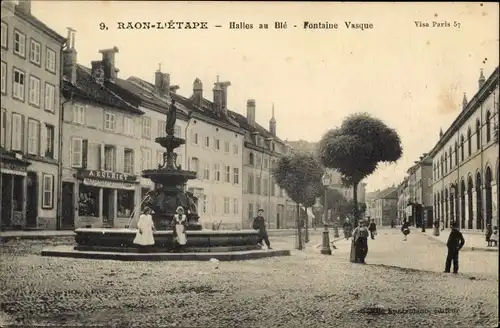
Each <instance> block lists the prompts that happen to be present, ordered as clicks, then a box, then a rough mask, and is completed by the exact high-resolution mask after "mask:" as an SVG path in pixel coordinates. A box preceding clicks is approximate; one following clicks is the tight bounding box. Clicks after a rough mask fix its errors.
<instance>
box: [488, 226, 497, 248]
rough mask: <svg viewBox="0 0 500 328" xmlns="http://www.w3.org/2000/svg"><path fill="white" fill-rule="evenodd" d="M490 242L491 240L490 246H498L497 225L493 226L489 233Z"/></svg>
mask: <svg viewBox="0 0 500 328" xmlns="http://www.w3.org/2000/svg"><path fill="white" fill-rule="evenodd" d="M490 242H491V246H494V247H497V246H498V227H497V226H495V227H493V233H492V234H491V237H490Z"/></svg>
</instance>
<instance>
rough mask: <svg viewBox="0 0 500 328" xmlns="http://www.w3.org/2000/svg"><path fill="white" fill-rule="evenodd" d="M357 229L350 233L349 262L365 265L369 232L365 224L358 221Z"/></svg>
mask: <svg viewBox="0 0 500 328" xmlns="http://www.w3.org/2000/svg"><path fill="white" fill-rule="evenodd" d="M358 224H359V225H358V227H357V228H356V229H354V231H353V232H352V242H351V258H350V260H351V262H354V263H361V264H366V262H365V259H366V255H367V254H368V236H369V231H368V228H367V227H366V223H365V222H364V221H363V220H359V223H358Z"/></svg>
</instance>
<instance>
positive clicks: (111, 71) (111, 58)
mask: <svg viewBox="0 0 500 328" xmlns="http://www.w3.org/2000/svg"><path fill="white" fill-rule="evenodd" d="M99 52H100V53H101V54H102V64H103V65H102V66H103V67H102V68H103V69H104V78H105V79H106V81H111V82H114V81H115V79H116V76H117V73H118V72H119V70H118V69H117V68H116V66H115V55H116V54H117V53H118V48H117V47H113V48H111V49H103V50H99Z"/></svg>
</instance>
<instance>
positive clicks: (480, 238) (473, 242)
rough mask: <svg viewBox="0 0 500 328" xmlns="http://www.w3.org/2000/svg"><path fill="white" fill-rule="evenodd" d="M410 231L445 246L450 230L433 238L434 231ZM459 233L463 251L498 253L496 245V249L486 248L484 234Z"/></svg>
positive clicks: (441, 232)
mask: <svg viewBox="0 0 500 328" xmlns="http://www.w3.org/2000/svg"><path fill="white" fill-rule="evenodd" d="M412 231H415V232H418V233H420V234H422V235H425V236H427V238H429V239H431V240H435V241H438V242H440V243H442V244H446V242H447V241H448V236H449V235H450V229H445V230H440V231H439V236H434V234H433V232H434V229H426V230H425V232H421V231H420V229H413V230H412ZM461 232H462V234H463V236H464V239H465V245H464V247H463V248H462V250H463V251H482V252H498V245H497V247H487V246H486V245H487V244H486V239H485V236H484V234H482V233H479V232H468V231H462V230H461Z"/></svg>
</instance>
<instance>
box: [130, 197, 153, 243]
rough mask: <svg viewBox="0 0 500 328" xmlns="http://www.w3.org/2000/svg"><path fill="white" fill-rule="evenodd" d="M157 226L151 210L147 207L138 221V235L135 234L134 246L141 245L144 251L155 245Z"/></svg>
mask: <svg viewBox="0 0 500 328" xmlns="http://www.w3.org/2000/svg"><path fill="white" fill-rule="evenodd" d="M153 231H155V225H154V222H153V217H152V216H151V209H150V208H149V207H147V206H146V207H145V208H144V210H143V211H142V213H141V215H140V216H139V221H137V233H136V234H135V238H134V244H136V245H139V247H141V249H142V250H143V251H145V250H146V249H147V248H148V247H151V246H153V245H154V244H155V239H154V237H153Z"/></svg>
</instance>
